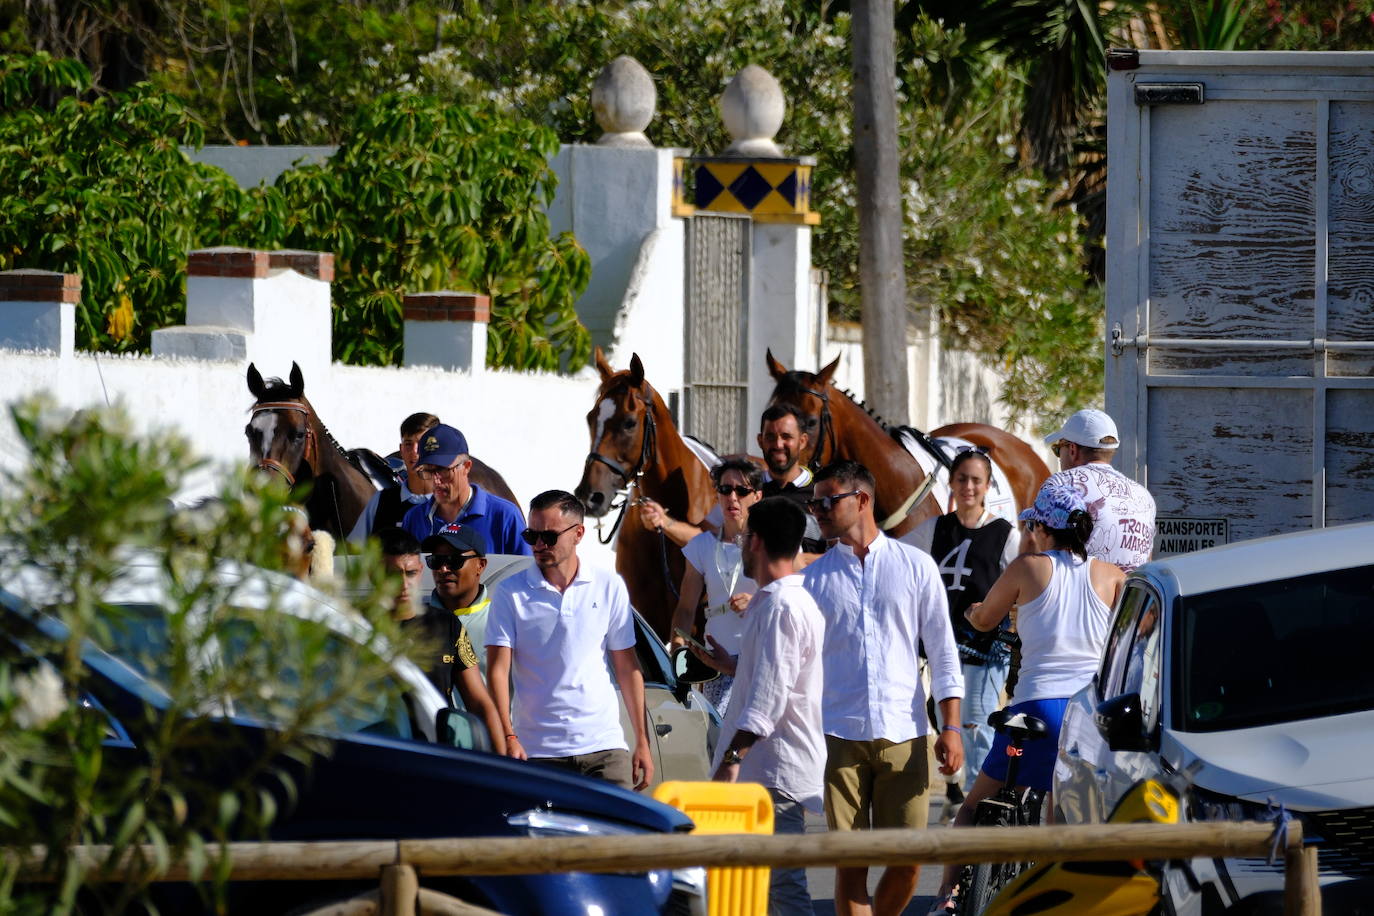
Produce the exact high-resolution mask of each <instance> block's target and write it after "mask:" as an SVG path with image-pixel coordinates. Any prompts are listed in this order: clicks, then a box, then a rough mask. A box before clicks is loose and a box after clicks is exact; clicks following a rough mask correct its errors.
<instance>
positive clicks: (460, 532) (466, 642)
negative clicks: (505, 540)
mask: <svg viewBox="0 0 1374 916" xmlns="http://www.w3.org/2000/svg"><path fill="white" fill-rule="evenodd" d="M456 527H457V530H455V531H452V532H448V533H446V534H444V535H442V536H440V538H439V540H440V541H441V543H440V545H439V546H440V549H439V551H438V552H436V553H432V554H430V556H429V559H428V561H427V562H428V564H429V567H430V569H435V566H436V564H437V565H438V566H439V567H440V568H441V569H443V570H444V571H445V572H447V571H453V572H456V573H458V574H459V575H460V576H461V574H462V573H463V572H464V568H465V567H473V568H476V567H479V566H480V567H482V568H485V566H486V559H485V557H486V552H487V551H486V542H485V541H484V540H483V539H482V536H481V535H480V534H478V533H477V532H476V531H474V530H472V529H471V528H467V527H463V526H456ZM405 537H408V536H406V535H405V534H404V532H399V531H398V532H397V534H395V535H391V534H390V533H388V538H387V543H384V545H383V551H384V552H383V560H384V561H385V562H386V564H387V566H388V567H391V568H394V569H397V570H398V571H400V572H401V573H402V575H405V574H406V571H407V565H408V563H409V560H410V559H412V555H411V554H405V555H403V556H398V557H394V558H393V557H391V556H388V555H387V554H386V553H385V551H386V550H387V549H388V548H387V544H392V545H399V546H400V547H401V548H405V547H413V548H415V550H416V554H417V555H413V559H414V560H416V561H418V560H419V557H418V552H419V549H420V547H421V545H419V544H416V543H415V541H414V540H413V539H410V540H408V541H406V540H404V538H405ZM435 541H436V538H429V539H427V540H426V541H425V543H424V545H423V546H424V548H426V549H434V546H435V543H434V542H435ZM393 549H395V548H393ZM467 571H468V572H470V573H471V576H470V578H472V579H473V580H474V583H475V580H476V578H477V577H478V576H480V575H481V568H476V569H475V572H474V571H473V570H472V569H469V570H467ZM439 575H440V573H439V571H438V570H436V571H435V581H436V583H437V582H438V580H439ZM438 591H439V589H438V588H437V586H436V588H435V592H436V593H437V592H438ZM476 591H477V589H476V588H472V589H471V590H470V591H469V592H468V594H467V596H466V597H469V598H470V597H472V595H475V594H476ZM396 614H397V616H398V618H399V619H400V621H401V629H402V630H404V631H406V632H407V633H408V634H410V635H411V636H412V637H414V638H415V640H416V642H417V643H418V644H419V645H420V646H421V647H422V648H423V649H424V651H425V652H426V653H428V652H430V651H432V652H433V655H427V656H426V657H427V658H429V659H430V661H428V662H422V663H421V665H420V667H421V668H423V669H424V671H425V674H426V676H428V677H429V679H430V681H431V682H433V684H434V686H435V687H437V688H438V689H439V692H440V693H441V694H443V695H444V699H445V700H446V701H447V702H448V704H449V705H450V706H455V707H456V706H457V705H458V704H457V703H455V702H454V691H455V690H456V691H457V693H458V696H459V697H460V698H461V699H462V701H463V702H462V708H464V709H466V710H467V711H468V712H470V713H472V714H474V715H477V716H481V718H482V721H483V722H484V723H485V724H486V726H487V731H488V732H490V733H491V743H492V748H493V750H495V751H496V753H498V754H504V753H505V752H506V741H505V732H504V730H503V729H502V728H501V718H500V716H498V715H497V713H496V704H495V703H493V702H492V699H491V694H490V693H488V692H487V685H486V682H485V681H483V680H482V671H481V668H480V667H479V666H478V664H477V653H476V652H475V651H474V650H473V648H472V641H471V640H470V639H469V638H468V633H467V628H466V627H464V626H463V620H462V617H461V616H460V615H458V614H455V613H453V612H452V611H451V610H449V609H448V608H447V607H445V605H444V604H442V603H436V602H435V601H433V600H432V599H431V601H429V602H428V603H427V604H425V605H424V606H423V607H415V606H414V604H413V603H411V602H405V603H399V602H398V604H397V607H396Z"/></svg>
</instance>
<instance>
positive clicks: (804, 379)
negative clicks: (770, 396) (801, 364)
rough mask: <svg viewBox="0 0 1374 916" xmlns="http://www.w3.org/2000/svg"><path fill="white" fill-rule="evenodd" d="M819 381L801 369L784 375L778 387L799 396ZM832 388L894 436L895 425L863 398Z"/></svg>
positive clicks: (847, 390) (843, 389) (834, 386)
mask: <svg viewBox="0 0 1374 916" xmlns="http://www.w3.org/2000/svg"><path fill="white" fill-rule="evenodd" d="M817 381H819V376H817V375H815V374H814V373H810V372H803V371H802V370H800V369H793V370H792V371H791V372H788V373H787V374H786V375H784V376H783V377H782V378H780V379H779V380H778V387H779V388H784V387H785V388H787V389H788V390H789V392H790V391H796V392H797V393H799V394H805V393H806V391H807V390H808V389H809V390H813V391H814V390H815V388H814V386H815V384H816V382H817ZM831 387H833V388H835V390H836V391H838V392H839V393H840V394H842V395H844V396H845V397H847V398H849V400H850V402H851V403H852V404H853V405H854V406H855V407H857V408H859V409H860V410H862V411H863V412H864V413H866V414H868V416H869V419H871V420H872V421H873V422H874V423H877V424H878V425H879V426H880V427H882V430H883V432H885V433H887V434H888V435H891V434H892V431H893V429H894V428H896V427H894V426H893V424H891V423H889V422H888V421H887V420H885V419H883V418H882V417H881V416H879V415H878V414H877V413H875V412H874V410H873V408H872V407H869V406H868V404H867V403H865V402H864V400H863V398H860V397H858V396H857V395H855V394H854V392H852V391H850V390H849V389H848V388H840V387H839V386H837V385H834V383H831Z"/></svg>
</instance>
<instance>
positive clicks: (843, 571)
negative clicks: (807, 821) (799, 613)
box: [804, 461, 964, 916]
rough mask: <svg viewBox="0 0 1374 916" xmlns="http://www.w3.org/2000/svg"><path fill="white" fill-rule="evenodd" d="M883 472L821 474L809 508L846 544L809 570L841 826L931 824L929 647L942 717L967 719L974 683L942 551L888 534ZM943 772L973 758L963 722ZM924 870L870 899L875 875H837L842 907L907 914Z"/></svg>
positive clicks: (839, 468) (887, 882)
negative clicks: (878, 482)
mask: <svg viewBox="0 0 1374 916" xmlns="http://www.w3.org/2000/svg"><path fill="white" fill-rule="evenodd" d="M874 492H875V487H874V482H873V475H872V474H871V473H869V471H868V469H867V468H865V467H864V466H863V465H861V464H859V463H858V462H856V461H837V462H835V463H834V464H831V465H829V466H828V467H826V468H824V469H823V470H821V472H820V473H819V474H817V475H816V490H815V496H814V497H813V498H812V499H811V501H810V502H809V503H808V505H809V507H810V509H811V511H812V512H813V513H815V516H816V520H817V521H818V522H820V527H821V534H823V535H825V536H826V537H827V538H838V543H836V544H835V545H834V546H832V547H831V548H830V549H829V550H828V551H826V553H825V555H824V556H822V557H821V558H820V559H819V560H817V561H816V562H814V563H812V564H811V565H810V566H808V567H807V568H806V572H805V574H804V577H805V581H806V588H807V591H809V592H811V595H812V596H813V597H814V598H815V599H816V604H817V605H819V606H820V609H821V614H822V615H824V617H825V653H824V656H823V658H824V661H825V693H824V698H823V701H822V705H821V712H822V716H823V719H824V722H825V747H826V763H825V816H826V820H827V822H828V823H829V824H830V829H831V830H866V829H868V828H869V827H875V828H885V827H906V828H921V827H925V826H926V821H927V819H928V816H929V813H930V802H929V790H930V766H929V740H930V739H929V734H930V719H929V716H927V715H926V694H925V689H924V688H923V687H922V686H921V677H920V646H921V644H924V645H925V651H926V657H927V658H928V659H929V661H930V682H931V691H932V692H933V693H934V695H935V698H936V700H937V701H938V702H939V707H940V720H941V721H942V722H949V723H953V722H959V721H961V719H960V718H959V712H960V710H959V706H960V703H959V701H960V698H961V697H962V696H963V694H964V680H963V676H962V674H961V672H960V668H959V653H958V649H957V648H956V647H955V643H954V629H953V627H952V626H951V624H950V620H949V602H948V599H947V598H946V597H945V587H944V583H943V582H942V581H941V580H940V573H939V570H938V569H937V568H936V566H935V561H934V560H932V559H931V558H930V555H929V554H927V553H925V552H923V551H920V550H917V549H916V548H915V547H912V546H910V545H909V544H903V543H902V542H901V541H896V540H893V539H891V538H889V537H887V536H886V535H884V534H883V533H882V532H881V531H879V530H878V523H877V521H876V520H875V519H874V517H873V494H874ZM935 756H936V759H937V760H939V762H940V772H942V773H944V774H946V775H948V774H951V773H954V772H955V771H957V770H958V769H959V766H960V764H961V763H963V757H964V750H963V741H962V740H961V736H960V728H959V727H958V726H957V725H945V726H944V727H943V728H942V729H941V731H940V733H939V736H938V737H937V738H936V740H935ZM918 877H919V868H918V866H915V865H901V866H898V865H894V866H890V867H888V868H887V869H886V870H885V871H884V872H883V876H882V878H881V880H879V882H878V888H877V890H876V891H875V892H874V895H873V898H872V900H871V901H870V899H869V896H868V869H867V868H863V867H852V868H838V869H836V871H835V912H836V913H838V914H840V916H847V914H869V913H877V914H880V916H896V914H898V913H901V912H902V910H904V909H905V908H906V906H907V904H908V903H910V901H911V896H912V894H913V893H915V891H916V882H917V879H918Z"/></svg>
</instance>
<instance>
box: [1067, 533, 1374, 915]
mask: <svg viewBox="0 0 1374 916" xmlns="http://www.w3.org/2000/svg"><path fill="white" fill-rule="evenodd" d="M1372 653H1374V524H1359V525H1347V526H1342V527H1334V528H1325V529H1321V530H1316V531H1305V532H1300V533H1296V534H1287V535H1281V536H1278V537H1271V538H1262V539H1259V540H1253V541H1244V542H1240V543H1236V544H1230V545H1227V546H1224V547H1217V548H1213V549H1211V550H1203V551H1199V552H1197V553H1191V554H1185V555H1182V556H1176V557H1170V558H1168V559H1164V560H1159V561H1156V562H1153V563H1148V564H1146V565H1145V566H1142V567H1141V568H1140V569H1137V570H1136V571H1134V572H1133V573H1131V574H1130V576H1129V577H1128V578H1127V581H1126V587H1125V589H1124V591H1123V592H1122V596H1121V600H1120V601H1119V602H1118V604H1117V607H1116V609H1115V617H1114V622H1113V625H1112V629H1111V632H1110V634H1109V635H1108V639H1107V646H1106V649H1105V651H1104V654H1103V659H1102V666H1101V668H1100V670H1099V671H1098V674H1097V675H1096V677H1095V678H1094V680H1093V683H1092V684H1091V685H1089V686H1088V687H1087V688H1085V689H1084V690H1082V691H1080V692H1079V693H1078V694H1077V695H1075V696H1074V697H1073V699H1072V700H1071V701H1070V703H1069V707H1068V710H1067V712H1066V714H1065V717H1064V726H1063V729H1062V731H1061V733H1060V743H1059V759H1058V764H1057V766H1056V769H1055V784H1054V802H1055V805H1056V807H1057V808H1058V809H1059V812H1060V818H1061V820H1062V821H1065V822H1068V823H1101V822H1103V821H1105V819H1106V816H1107V813H1108V812H1109V811H1110V810H1111V808H1112V806H1113V805H1114V804H1115V803H1116V801H1117V800H1118V799H1119V798H1120V797H1121V796H1122V794H1123V793H1124V792H1125V791H1126V790H1127V789H1128V788H1129V787H1130V786H1131V785H1132V784H1133V783H1134V782H1135V781H1136V780H1138V779H1141V778H1144V777H1147V776H1156V777H1163V778H1166V779H1169V778H1173V779H1178V780H1181V781H1185V782H1187V783H1188V784H1190V785H1191V792H1190V795H1191V796H1192V798H1191V801H1190V804H1189V817H1190V818H1191V819H1193V820H1237V819H1262V818H1265V817H1268V816H1272V815H1271V810H1270V805H1271V803H1272V805H1274V806H1279V805H1282V806H1283V808H1284V810H1286V811H1287V812H1289V813H1290V814H1292V815H1294V816H1296V817H1297V818H1299V819H1300V820H1301V821H1302V823H1303V827H1304V837H1305V838H1307V839H1308V840H1309V841H1311V842H1314V843H1316V844H1317V847H1318V850H1319V853H1318V855H1319V862H1320V865H1321V872H1322V878H1323V885H1324V886H1323V892H1322V894H1323V900H1324V902H1325V907H1326V908H1325V910H1324V912H1326V913H1328V914H1332V913H1341V912H1360V911H1362V910H1359V909H1358V907H1360V906H1367V901H1369V900H1374V766H1372V765H1371V764H1370V760H1371V758H1374V658H1371V654H1372ZM1168 881H1169V891H1170V897H1171V900H1172V901H1173V903H1174V905H1175V908H1176V911H1177V912H1179V913H1185V912H1207V913H1210V912H1216V911H1219V910H1221V909H1225V908H1229V907H1235V909H1234V910H1232V912H1268V911H1269V909H1270V907H1271V906H1277V905H1281V893H1277V890H1278V888H1280V887H1281V884H1282V859H1280V860H1279V864H1278V865H1275V866H1270V865H1267V864H1266V863H1265V862H1264V861H1263V860H1234V859H1231V860H1224V861H1223V860H1216V861H1215V862H1207V861H1194V862H1193V863H1191V866H1190V867H1188V868H1182V869H1171V870H1170V872H1169V874H1168ZM1363 911H1364V912H1367V911H1368V910H1363ZM1276 912H1277V910H1276Z"/></svg>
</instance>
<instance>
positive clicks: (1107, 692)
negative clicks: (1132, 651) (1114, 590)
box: [1097, 581, 1149, 700]
mask: <svg viewBox="0 0 1374 916" xmlns="http://www.w3.org/2000/svg"><path fill="white" fill-rule="evenodd" d="M1148 594H1149V592H1147V591H1146V589H1145V586H1144V584H1142V583H1139V582H1135V581H1130V582H1127V583H1126V591H1125V593H1124V594H1123V595H1122V596H1121V603H1120V604H1119V605H1118V606H1117V612H1116V617H1115V618H1114V619H1113V620H1112V629H1111V631H1110V632H1109V633H1108V634H1107V647H1106V649H1105V650H1104V651H1103V653H1102V668H1101V670H1099V671H1098V675H1097V690H1098V695H1099V696H1100V697H1101V699H1104V700H1107V699H1111V698H1112V697H1115V696H1120V695H1121V694H1122V693H1124V692H1125V691H1123V690H1122V689H1121V679H1122V673H1123V668H1124V667H1125V662H1126V655H1127V652H1126V650H1127V648H1128V647H1129V646H1130V644H1131V636H1132V634H1133V633H1134V627H1135V620H1136V616H1137V615H1138V614H1139V613H1140V606H1141V605H1142V604H1143V603H1144V602H1145V599H1146V597H1147V596H1148Z"/></svg>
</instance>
